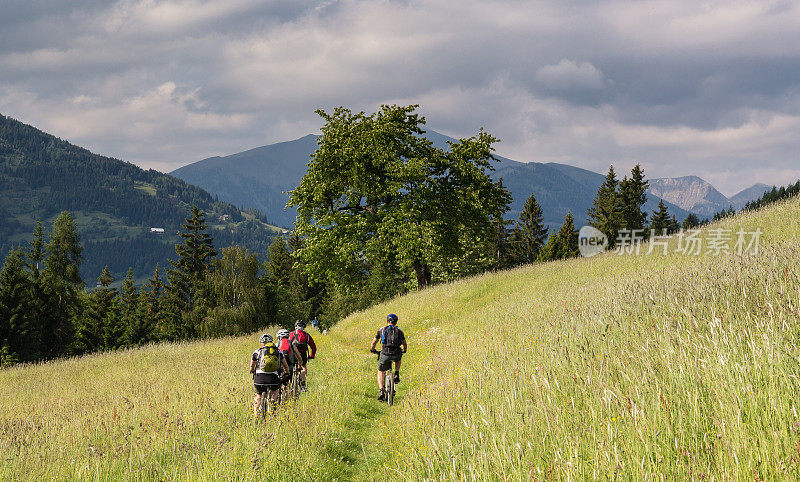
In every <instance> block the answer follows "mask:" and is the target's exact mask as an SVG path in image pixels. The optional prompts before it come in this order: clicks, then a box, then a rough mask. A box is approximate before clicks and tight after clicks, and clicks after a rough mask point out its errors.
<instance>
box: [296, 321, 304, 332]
mask: <svg viewBox="0 0 800 482" xmlns="http://www.w3.org/2000/svg"><path fill="white" fill-rule="evenodd" d="M294 329H295V330H305V329H306V322H305V321H303V320H297V321H295V322H294Z"/></svg>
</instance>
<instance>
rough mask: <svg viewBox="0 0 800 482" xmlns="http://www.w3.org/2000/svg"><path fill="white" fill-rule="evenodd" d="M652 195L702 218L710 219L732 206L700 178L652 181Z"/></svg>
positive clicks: (686, 177)
mask: <svg viewBox="0 0 800 482" xmlns="http://www.w3.org/2000/svg"><path fill="white" fill-rule="evenodd" d="M650 193H652V194H653V195H654V196H657V197H660V198H661V199H663V200H664V201H668V202H671V203H672V204H675V205H676V206H679V207H681V208H683V209H685V210H687V211H692V212H694V213H697V214H698V215H700V216H705V217H710V216H713V215H714V213H716V212H719V211H720V210H722V209H727V208H728V207H729V206H730V204H731V203H730V200H728V198H727V197H725V195H724V194H722V193H721V192H719V191H717V190H716V188H714V186H712V185H711V183H709V182H708V181H706V180H705V179H703V178H701V177H698V176H682V177H668V178H656V179H651V180H650Z"/></svg>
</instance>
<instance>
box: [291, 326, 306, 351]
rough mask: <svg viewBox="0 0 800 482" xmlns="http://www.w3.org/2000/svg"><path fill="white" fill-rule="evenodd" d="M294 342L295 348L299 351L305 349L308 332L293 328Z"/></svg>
mask: <svg viewBox="0 0 800 482" xmlns="http://www.w3.org/2000/svg"><path fill="white" fill-rule="evenodd" d="M294 344H295V345H297V349H298V350H300V351H305V350H307V349H308V333H306V332H305V331H303V330H295V332H294Z"/></svg>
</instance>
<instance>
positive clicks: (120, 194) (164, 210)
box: [0, 115, 277, 279]
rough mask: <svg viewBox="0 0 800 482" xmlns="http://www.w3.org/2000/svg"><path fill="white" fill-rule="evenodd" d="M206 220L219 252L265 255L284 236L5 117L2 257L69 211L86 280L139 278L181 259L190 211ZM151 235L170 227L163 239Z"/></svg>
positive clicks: (190, 190)
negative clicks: (105, 274) (130, 274)
mask: <svg viewBox="0 0 800 482" xmlns="http://www.w3.org/2000/svg"><path fill="white" fill-rule="evenodd" d="M193 205H195V206H198V207H199V208H200V209H202V210H203V211H204V212H206V213H207V215H208V219H209V225H210V227H211V228H212V229H213V230H214V239H215V240H216V241H217V243H218V245H219V246H227V245H229V244H231V243H232V242H233V241H234V240H235V241H236V243H238V244H241V245H244V246H247V247H248V248H250V249H251V250H253V251H254V252H257V253H261V254H264V253H266V251H267V247H268V246H269V243H270V242H271V240H272V238H273V237H274V235H275V233H276V231H277V229H276V228H274V227H272V226H269V225H268V224H267V221H266V219H265V218H264V217H263V215H261V214H259V213H258V212H256V211H250V212H242V211H241V210H240V209H238V208H237V207H236V206H234V205H232V204H230V203H226V202H221V201H218V200H217V199H215V198H214V197H212V196H211V195H210V194H209V193H207V192H206V191H204V190H202V189H200V188H198V187H196V186H193V185H191V184H187V183H186V182H184V181H182V180H180V179H177V178H175V177H172V176H169V175H166V174H163V173H160V172H158V171H155V170H152V169H151V170H144V169H141V168H139V167H137V166H135V165H134V164H131V163H128V162H123V161H120V160H118V159H112V158H109V157H104V156H100V155H97V154H93V153H92V152H90V151H88V150H86V149H83V148H81V147H77V146H74V145H72V144H70V143H68V142H66V141H64V140H61V139H58V138H56V137H54V136H52V135H49V134H47V133H44V132H42V131H40V130H38V129H36V128H34V127H31V126H29V125H26V124H23V123H21V122H19V121H16V120H14V119H11V118H9V117H5V116H2V115H0V219H2V222H0V255H2V256H4V255H5V253H7V252H8V251H9V249H10V248H11V247H12V246H15V245H20V244H22V245H25V244H26V243H27V241H28V240H29V239H30V237H31V233H32V232H33V229H34V225H35V224H36V221H37V220H42V221H43V223H44V225H45V226H49V225H51V224H52V221H53V220H54V219H55V217H56V216H57V215H58V214H59V213H60V212H61V211H65V210H66V211H70V212H71V213H72V214H73V216H74V218H75V221H76V224H77V226H78V231H79V234H80V236H81V241H82V243H83V245H84V248H85V251H84V262H83V265H82V274H83V276H84V278H87V279H91V278H96V277H97V276H98V275H99V274H100V272H101V271H102V269H103V267H104V266H105V265H109V267H110V269H111V272H112V273H114V274H115V275H118V277H120V276H119V275H121V274H123V273H125V271H126V270H127V268H128V267H133V268H134V272H135V274H136V276H137V277H142V276H145V275H147V274H149V273H151V272H152V269H153V267H154V266H155V265H156V263H160V264H161V265H165V264H166V261H167V258H168V257H170V256H174V254H175V253H174V245H175V242H176V241H177V234H176V233H177V231H178V228H179V226H180V224H181V222H182V221H183V219H184V217H185V215H186V212H187V211H188V210H189V208H190V207H191V206H193ZM150 228H163V229H164V233H163V234H157V233H152V232H151V229H150Z"/></svg>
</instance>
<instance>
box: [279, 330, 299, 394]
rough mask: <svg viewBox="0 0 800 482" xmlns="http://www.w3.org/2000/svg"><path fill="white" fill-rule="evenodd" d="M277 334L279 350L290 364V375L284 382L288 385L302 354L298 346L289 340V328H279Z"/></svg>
mask: <svg viewBox="0 0 800 482" xmlns="http://www.w3.org/2000/svg"><path fill="white" fill-rule="evenodd" d="M276 336H277V337H278V350H280V351H281V353H282V354H283V357H284V358H285V359H286V363H287V364H288V365H289V372H288V375H289V377H286V379H285V381H284V382H283V384H284V385H286V384H288V383H289V380H290V377H291V375H292V372H294V367H295V365H297V363H298V361H299V360H300V357H301V355H300V351H299V350H298V349H297V346H296V345H293V344H292V343H291V342H290V341H289V330H286V329H281V330H278V333H276Z"/></svg>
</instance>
